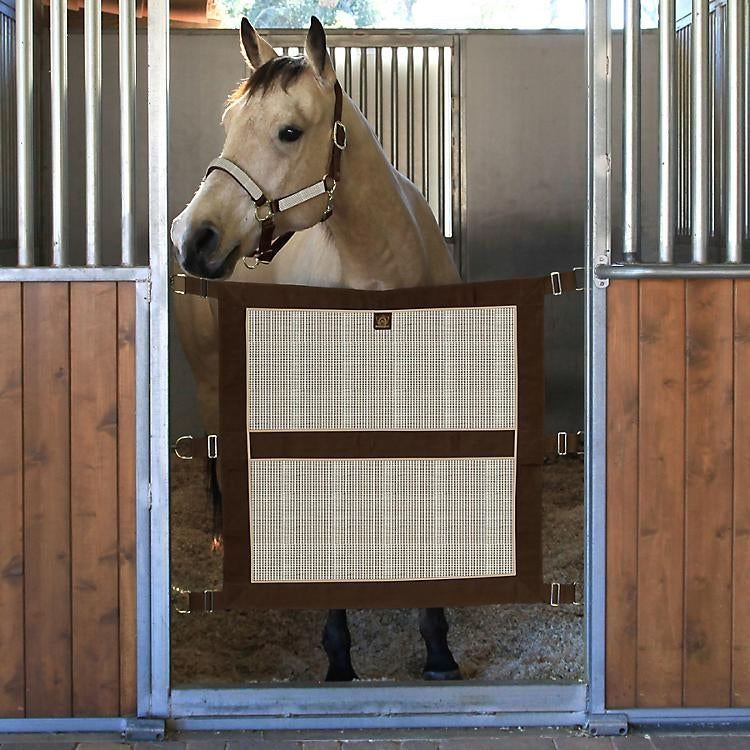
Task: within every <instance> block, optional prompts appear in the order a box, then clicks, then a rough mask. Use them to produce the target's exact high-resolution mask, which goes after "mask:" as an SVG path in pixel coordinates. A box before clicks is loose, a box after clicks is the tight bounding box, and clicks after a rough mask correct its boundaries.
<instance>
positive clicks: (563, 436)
mask: <svg viewBox="0 0 750 750" xmlns="http://www.w3.org/2000/svg"><path fill="white" fill-rule="evenodd" d="M557 455H558V456H567V455H568V433H567V432H558V433H557Z"/></svg>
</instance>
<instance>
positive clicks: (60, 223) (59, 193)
mask: <svg viewBox="0 0 750 750" xmlns="http://www.w3.org/2000/svg"><path fill="white" fill-rule="evenodd" d="M27 2H28V0H27ZM50 75H51V86H50V110H51V114H52V123H51V128H52V151H51V155H52V265H53V266H65V265H67V264H68V257H67V244H68V237H67V235H68V189H67V188H68V139H67V135H68V4H67V2H66V0H51V6H50Z"/></svg>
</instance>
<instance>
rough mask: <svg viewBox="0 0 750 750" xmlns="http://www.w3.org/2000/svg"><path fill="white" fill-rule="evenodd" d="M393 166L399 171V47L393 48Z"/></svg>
mask: <svg viewBox="0 0 750 750" xmlns="http://www.w3.org/2000/svg"><path fill="white" fill-rule="evenodd" d="M391 164H393V166H394V167H396V169H398V167H399V164H398V47H391Z"/></svg>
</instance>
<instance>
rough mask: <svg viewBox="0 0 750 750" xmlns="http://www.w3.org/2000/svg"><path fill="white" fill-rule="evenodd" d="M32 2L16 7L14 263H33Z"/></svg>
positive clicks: (21, 3) (25, 1)
mask: <svg viewBox="0 0 750 750" xmlns="http://www.w3.org/2000/svg"><path fill="white" fill-rule="evenodd" d="M33 123H34V5H33V3H32V2H31V0H20V2H19V3H18V5H17V7H16V131H17V137H18V265H19V266H33V265H34V177H33V175H34V124H33Z"/></svg>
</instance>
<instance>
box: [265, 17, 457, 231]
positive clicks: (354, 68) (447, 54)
mask: <svg viewBox="0 0 750 750" xmlns="http://www.w3.org/2000/svg"><path fill="white" fill-rule="evenodd" d="M393 36H394V35H393V34H391V35H389V36H388V37H387V38H383V39H382V40H380V39H378V37H377V34H368V35H367V36H366V37H365V36H355V37H351V36H341V35H338V34H337V33H336V32H335V31H334V32H331V33H329V35H328V41H329V44H330V51H331V57H332V59H333V64H334V66H335V68H336V73H337V75H338V78H339V80H340V81H341V85H342V86H343V88H344V90H345V91H346V92H347V93H348V94H349V95H350V96H351V97H352V99H353V100H354V103H355V104H356V105H357V106H358V107H359V108H360V110H361V111H362V113H363V114H364V116H365V117H366V118H367V120H368V122H369V123H370V125H371V126H372V129H373V130H374V132H375V134H376V135H377V137H378V138H379V140H380V142H381V144H382V145H383V149H384V150H385V153H386V155H387V156H388V157H389V159H390V160H391V163H392V164H393V165H394V166H395V167H396V169H398V170H399V171H400V172H401V173H402V174H404V175H406V176H407V177H408V178H409V179H410V180H411V181H412V182H413V183H414V184H415V185H416V186H417V187H418V188H419V189H420V190H421V191H422V194H423V195H424V197H425V198H426V199H427V202H428V203H429V204H430V207H431V208H432V211H433V213H434V214H435V218H436V219H437V221H438V223H439V225H440V228H441V229H442V230H443V234H444V236H445V237H446V238H447V239H449V240H451V239H453V238H454V223H457V221H458V215H457V212H458V205H457V201H456V200H455V199H454V193H453V190H452V186H453V184H454V167H453V156H454V155H453V143H454V141H455V140H456V138H457V137H458V130H459V128H458V127H457V117H458V112H459V109H458V107H459V105H460V102H459V100H458V98H457V97H456V96H454V90H455V89H456V87H457V80H456V79H457V78H458V76H457V72H456V69H457V65H456V63H457V57H456V56H455V55H454V47H455V46H456V45H455V39H454V38H453V37H450V36H445V35H432V36H430V37H427V36H426V35H425V38H413V37H411V36H410V35H401V37H400V38H399V39H398V42H399V44H398V46H396V45H394V44H393V42H394V41H395V40H394V38H393ZM269 40H270V41H272V42H273V43H274V45H275V46H277V49H278V50H279V51H280V52H282V53H283V54H290V55H296V54H301V53H302V50H301V49H300V48H298V47H294V46H289V45H287V44H285V41H286V38H285V37H284V36H282V35H279V34H276V33H274V34H272V35H271V36H269ZM365 40H366V41H365Z"/></svg>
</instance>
